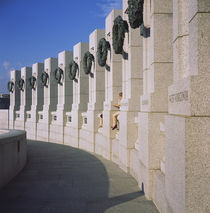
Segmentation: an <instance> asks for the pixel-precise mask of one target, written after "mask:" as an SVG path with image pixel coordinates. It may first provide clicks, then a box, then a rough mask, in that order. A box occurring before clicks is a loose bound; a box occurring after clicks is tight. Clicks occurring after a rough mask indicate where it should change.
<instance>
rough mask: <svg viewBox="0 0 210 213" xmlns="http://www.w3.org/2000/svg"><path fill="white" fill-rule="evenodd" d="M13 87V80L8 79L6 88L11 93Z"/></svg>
mask: <svg viewBox="0 0 210 213" xmlns="http://www.w3.org/2000/svg"><path fill="white" fill-rule="evenodd" d="M14 87H15V84H14V82H13V81H9V82H8V83H7V88H8V91H9V92H11V93H13V91H14Z"/></svg>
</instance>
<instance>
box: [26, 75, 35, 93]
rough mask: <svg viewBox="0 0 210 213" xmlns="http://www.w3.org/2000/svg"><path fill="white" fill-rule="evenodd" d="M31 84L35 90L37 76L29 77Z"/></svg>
mask: <svg viewBox="0 0 210 213" xmlns="http://www.w3.org/2000/svg"><path fill="white" fill-rule="evenodd" d="M28 81H29V86H30V88H31V89H33V90H35V83H36V78H35V77H34V76H31V77H30V78H29V79H28Z"/></svg>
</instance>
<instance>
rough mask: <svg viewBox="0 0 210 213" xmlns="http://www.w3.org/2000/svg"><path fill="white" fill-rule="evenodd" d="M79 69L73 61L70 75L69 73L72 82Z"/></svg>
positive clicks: (70, 66) (70, 65)
mask: <svg viewBox="0 0 210 213" xmlns="http://www.w3.org/2000/svg"><path fill="white" fill-rule="evenodd" d="M78 69H79V66H78V64H77V63H76V62H75V61H74V60H72V61H71V63H70V64H69V73H68V76H69V78H70V80H74V79H75V77H76V74H77V70H78Z"/></svg>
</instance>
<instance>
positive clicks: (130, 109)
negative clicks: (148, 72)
mask: <svg viewBox="0 0 210 213" xmlns="http://www.w3.org/2000/svg"><path fill="white" fill-rule="evenodd" d="M127 8H128V1H127V0H124V1H123V20H126V21H127V23H128V25H129V21H128V15H127V14H126V12H125V11H126V9H127ZM128 31H129V32H128V33H126V34H125V40H124V46H123V49H124V52H125V53H124V54H127V55H128V56H127V57H123V58H122V78H123V80H122V88H123V99H122V101H121V107H120V118H119V120H120V131H119V142H117V143H119V165H120V167H121V168H122V169H123V170H125V171H129V167H130V164H129V161H130V153H131V150H133V149H135V143H136V141H137V139H138V126H137V124H136V123H135V117H137V116H138V112H139V111H140V102H139V101H138V98H139V97H140V95H142V94H143V47H142V45H143V42H142V37H141V36H140V32H139V28H137V29H132V28H131V27H130V25H129V30H128Z"/></svg>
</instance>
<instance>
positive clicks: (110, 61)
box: [96, 10, 122, 159]
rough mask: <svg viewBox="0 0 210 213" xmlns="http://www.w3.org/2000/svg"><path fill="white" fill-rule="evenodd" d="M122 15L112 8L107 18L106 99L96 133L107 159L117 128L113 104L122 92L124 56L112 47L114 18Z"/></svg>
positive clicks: (98, 144) (100, 147) (98, 145)
mask: <svg viewBox="0 0 210 213" xmlns="http://www.w3.org/2000/svg"><path fill="white" fill-rule="evenodd" d="M119 15H122V10H112V12H111V13H110V14H109V15H108V16H107V18H106V29H105V39H106V40H107V41H108V42H109V43H110V46H111V51H108V55H107V61H106V66H105V68H106V70H105V101H104V111H103V128H102V129H99V132H98V133H97V135H96V153H98V154H101V155H102V156H103V157H105V158H107V159H111V156H112V139H114V138H115V134H116V130H114V131H113V130H112V129H111V126H112V115H113V114H114V113H115V112H116V111H117V109H116V108H115V107H113V106H112V105H114V104H117V103H118V97H119V93H120V92H122V57H121V55H116V54H115V53H114V50H113V49H112V27H113V22H114V19H115V18H116V17H117V16H119Z"/></svg>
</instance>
